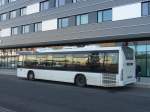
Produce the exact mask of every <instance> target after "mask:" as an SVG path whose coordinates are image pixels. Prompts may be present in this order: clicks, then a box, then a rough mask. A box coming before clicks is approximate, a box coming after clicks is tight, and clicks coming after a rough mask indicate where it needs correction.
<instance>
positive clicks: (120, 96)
mask: <svg viewBox="0 0 150 112" xmlns="http://www.w3.org/2000/svg"><path fill="white" fill-rule="evenodd" d="M0 112H150V89H144V88H134V87H124V88H111V89H110V88H109V89H106V88H100V87H86V88H80V87H76V86H74V85H72V84H66V83H56V82H49V81H27V80H22V79H18V78H16V77H14V76H4V75H0Z"/></svg>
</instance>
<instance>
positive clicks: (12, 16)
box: [10, 10, 17, 19]
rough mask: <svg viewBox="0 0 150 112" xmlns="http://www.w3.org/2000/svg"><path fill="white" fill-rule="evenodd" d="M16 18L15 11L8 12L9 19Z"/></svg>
mask: <svg viewBox="0 0 150 112" xmlns="http://www.w3.org/2000/svg"><path fill="white" fill-rule="evenodd" d="M16 16H17V11H16V10H15V11H11V12H10V18H11V19H12V18H15V17H16Z"/></svg>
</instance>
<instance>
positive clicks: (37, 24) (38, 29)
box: [34, 22, 42, 32]
mask: <svg viewBox="0 0 150 112" xmlns="http://www.w3.org/2000/svg"><path fill="white" fill-rule="evenodd" d="M38 31H42V23H41V22H40V23H35V24H34V32H38Z"/></svg>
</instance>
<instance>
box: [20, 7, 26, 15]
mask: <svg viewBox="0 0 150 112" xmlns="http://www.w3.org/2000/svg"><path fill="white" fill-rule="evenodd" d="M26 9H27V8H26V7H23V8H21V9H20V16H24V15H26Z"/></svg>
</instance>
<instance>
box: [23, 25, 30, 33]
mask: <svg viewBox="0 0 150 112" xmlns="http://www.w3.org/2000/svg"><path fill="white" fill-rule="evenodd" d="M29 32H30V25H24V26H22V34H25V33H29Z"/></svg>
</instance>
